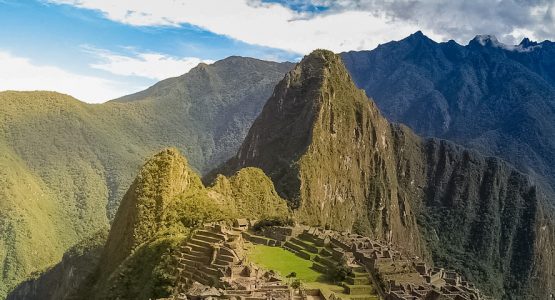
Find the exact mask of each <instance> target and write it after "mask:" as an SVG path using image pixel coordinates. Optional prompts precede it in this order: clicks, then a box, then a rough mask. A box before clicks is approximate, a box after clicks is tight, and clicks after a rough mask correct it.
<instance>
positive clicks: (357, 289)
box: [343, 284, 375, 295]
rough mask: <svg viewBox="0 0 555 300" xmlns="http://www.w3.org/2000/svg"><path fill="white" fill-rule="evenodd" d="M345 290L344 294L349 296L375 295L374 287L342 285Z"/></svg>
mask: <svg viewBox="0 0 555 300" xmlns="http://www.w3.org/2000/svg"><path fill="white" fill-rule="evenodd" d="M343 287H344V288H345V293H346V294H349V295H368V294H370V295H373V294H375V289H374V286H372V285H369V284H368V285H366V284H365V285H351V284H343Z"/></svg>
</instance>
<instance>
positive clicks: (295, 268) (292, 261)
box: [248, 245, 324, 283]
mask: <svg viewBox="0 0 555 300" xmlns="http://www.w3.org/2000/svg"><path fill="white" fill-rule="evenodd" d="M248 258H249V260H250V261H252V262H253V263H255V264H257V265H260V266H261V267H264V268H266V269H268V270H273V271H275V272H277V273H279V274H280V275H281V276H283V277H285V276H287V275H288V274H290V273H291V272H295V273H297V279H299V280H301V281H302V282H305V283H306V282H317V281H318V282H320V281H324V274H322V273H319V272H317V271H315V270H313V269H312V268H310V267H311V266H312V262H311V261H310V260H306V259H302V258H300V257H298V256H297V255H295V254H293V253H292V252H289V251H287V250H285V249H283V248H280V247H270V246H265V245H255V246H254V247H253V248H252V249H251V251H250V252H249V255H248Z"/></svg>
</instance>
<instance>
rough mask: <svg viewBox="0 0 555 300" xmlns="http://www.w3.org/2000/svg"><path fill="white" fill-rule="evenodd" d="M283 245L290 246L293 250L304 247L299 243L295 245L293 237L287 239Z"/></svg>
mask: <svg viewBox="0 0 555 300" xmlns="http://www.w3.org/2000/svg"><path fill="white" fill-rule="evenodd" d="M285 246H286V247H289V248H291V249H293V250H295V251H297V252H299V251H302V250H304V248H303V247H302V246H300V245H297V244H296V243H295V242H294V241H293V239H290V240H289V241H287V242H286V243H285Z"/></svg>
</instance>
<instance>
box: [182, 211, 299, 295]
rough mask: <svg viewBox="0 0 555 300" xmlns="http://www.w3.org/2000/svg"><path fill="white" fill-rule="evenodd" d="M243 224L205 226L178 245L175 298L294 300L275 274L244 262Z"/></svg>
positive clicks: (287, 287)
mask: <svg viewBox="0 0 555 300" xmlns="http://www.w3.org/2000/svg"><path fill="white" fill-rule="evenodd" d="M245 224H248V223H245V222H243V221H242V220H241V221H239V222H237V221H236V222H235V226H234V227H228V226H226V225H225V224H224V223H212V224H205V226H204V228H202V229H200V230H197V231H195V232H194V233H193V234H192V236H191V237H190V238H189V239H187V241H185V242H184V243H183V244H182V245H181V246H180V249H179V251H178V252H177V253H176V254H174V258H175V260H176V262H177V264H176V266H175V272H176V275H177V284H176V286H175V291H174V295H175V296H174V299H221V298H225V299H252V300H257V299H292V298H293V297H292V295H291V294H292V292H293V291H292V290H291V289H290V288H289V286H288V285H287V284H285V283H283V282H282V281H281V280H280V279H279V278H278V277H276V276H275V274H273V273H271V272H268V271H265V270H262V269H260V268H258V267H257V266H256V265H253V264H248V263H246V262H245V255H246V253H245V252H244V249H243V247H244V245H243V243H244V239H243V235H242V234H241V233H242V232H244V231H245V230H246V228H245Z"/></svg>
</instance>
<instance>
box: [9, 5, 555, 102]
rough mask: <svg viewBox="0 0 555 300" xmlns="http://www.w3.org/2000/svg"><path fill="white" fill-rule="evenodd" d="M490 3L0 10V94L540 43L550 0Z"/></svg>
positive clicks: (137, 86)
mask: <svg viewBox="0 0 555 300" xmlns="http://www.w3.org/2000/svg"><path fill="white" fill-rule="evenodd" d="M499 2H500V1H492V2H491V3H492V4H490V5H484V4H480V5H478V4H477V5H468V2H464V1H461V2H459V1H453V3H454V4H453V3H451V4H450V5H446V4H445V3H443V4H442V3H441V1H423V2H418V3H417V4H415V3H416V2H414V1H404V0H400V1H387V2H385V1H375V0H368V1H365V0H357V1H354V0H353V1H349V0H340V1H329V0H293V1H277V0H269V1H261V0H157V1H137V0H37V1H32V0H23V1H21V0H0V66H2V69H3V70H2V71H1V72H0V90H6V89H16V90H36V89H46V90H56V91H60V92H64V93H68V94H70V95H73V96H75V97H77V98H79V99H81V100H83V101H87V102H103V101H106V100H109V99H112V98H115V97H119V96H123V95H125V94H128V93H132V92H136V91H139V90H142V89H144V88H146V87H148V86H150V85H152V84H154V83H155V82H157V81H159V80H161V79H164V78H167V77H171V76H178V75H181V74H183V73H186V72H187V71H188V70H189V69H191V68H192V67H194V66H195V65H196V64H198V63H199V62H207V63H210V62H213V61H215V60H218V59H222V58H225V57H227V56H230V55H241V56H250V57H256V58H260V59H266V60H275V61H284V60H289V61H295V60H298V59H299V58H300V57H302V55H304V54H306V53H308V52H310V51H311V50H312V49H315V48H327V49H331V50H333V51H336V52H340V51H348V50H363V49H372V48H374V47H376V46H377V45H378V44H380V43H384V42H388V41H390V40H398V39H401V38H403V37H405V36H407V35H408V34H410V33H412V32H415V31H417V30H423V31H424V32H425V34H427V35H428V36H430V37H432V38H433V39H435V40H438V41H442V40H448V39H455V40H457V41H458V42H460V43H466V42H467V41H468V40H469V39H470V38H472V36H473V35H477V34H494V35H497V36H498V38H499V39H500V40H501V41H502V42H507V43H514V42H517V41H518V39H521V38H522V37H524V36H528V37H531V38H532V39H540V40H542V39H548V38H549V39H552V37H551V36H550V35H551V34H552V32H555V26H554V24H553V20H554V19H555V13H554V9H553V3H552V1H546V2H542V1H534V3H533V4H530V5H528V4H526V3H525V2H522V1H516V0H515V1H506V0H504V1H501V2H503V3H502V4H503V10H500V9H499V8H500V7H496V6H495V5H499V4H498V3H499ZM465 3H466V4H465ZM496 3H497V4H496ZM440 6H441V9H438V8H439V7H440ZM515 13H518V14H516V15H515ZM422 15H427V16H428V17H426V18H423V17H422ZM430 15H433V17H432V18H430V17H429V16H430ZM488 20H491V21H488Z"/></svg>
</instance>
